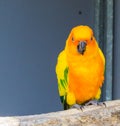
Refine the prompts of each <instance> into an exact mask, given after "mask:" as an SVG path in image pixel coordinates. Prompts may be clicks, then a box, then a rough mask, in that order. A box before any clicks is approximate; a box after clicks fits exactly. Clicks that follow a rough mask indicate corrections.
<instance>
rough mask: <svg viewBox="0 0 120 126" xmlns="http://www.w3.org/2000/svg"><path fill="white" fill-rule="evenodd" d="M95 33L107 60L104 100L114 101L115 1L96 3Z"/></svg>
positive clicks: (104, 0)
mask: <svg viewBox="0 0 120 126" xmlns="http://www.w3.org/2000/svg"><path fill="white" fill-rule="evenodd" d="M95 32H96V37H97V39H98V41H99V45H100V47H101V48H102V50H103V52H104V54H105V58H106V68H105V82H104V86H103V88H102V89H103V91H102V92H103V93H102V100H112V72H113V71H112V59H113V0H96V1H95Z"/></svg>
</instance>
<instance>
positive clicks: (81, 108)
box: [70, 104, 84, 111]
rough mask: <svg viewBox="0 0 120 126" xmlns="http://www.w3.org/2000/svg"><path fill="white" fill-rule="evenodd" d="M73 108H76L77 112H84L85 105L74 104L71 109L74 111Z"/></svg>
mask: <svg viewBox="0 0 120 126" xmlns="http://www.w3.org/2000/svg"><path fill="white" fill-rule="evenodd" d="M73 108H76V109H77V110H82V111H83V108H84V106H83V105H78V104H74V105H73V106H71V108H70V109H73Z"/></svg>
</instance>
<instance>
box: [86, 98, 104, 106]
mask: <svg viewBox="0 0 120 126" xmlns="http://www.w3.org/2000/svg"><path fill="white" fill-rule="evenodd" d="M88 105H96V106H105V107H106V104H105V102H98V101H97V100H91V101H89V102H87V103H85V106H88Z"/></svg>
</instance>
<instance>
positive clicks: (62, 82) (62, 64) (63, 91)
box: [56, 50, 68, 109]
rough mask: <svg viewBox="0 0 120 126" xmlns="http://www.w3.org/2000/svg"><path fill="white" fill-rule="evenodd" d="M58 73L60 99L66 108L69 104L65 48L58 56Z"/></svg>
mask: <svg viewBox="0 0 120 126" xmlns="http://www.w3.org/2000/svg"><path fill="white" fill-rule="evenodd" d="M56 74H57V80H58V90H59V95H60V99H61V102H62V103H63V105H64V109H65V106H66V104H67V103H66V95H67V90H68V65H67V60H66V53H65V50H63V51H62V52H61V53H60V54H59V56H58V61H57V65H56Z"/></svg>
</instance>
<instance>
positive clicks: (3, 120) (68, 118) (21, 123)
mask: <svg viewBox="0 0 120 126" xmlns="http://www.w3.org/2000/svg"><path fill="white" fill-rule="evenodd" d="M105 103H106V107H105V106H93V105H91V106H87V107H86V106H85V108H84V109H83V111H82V110H77V109H70V110H66V111H59V112H53V113H47V114H40V115H29V116H14V117H0V126H120V100H115V101H107V102H105Z"/></svg>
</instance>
